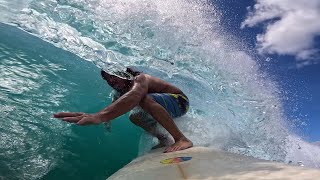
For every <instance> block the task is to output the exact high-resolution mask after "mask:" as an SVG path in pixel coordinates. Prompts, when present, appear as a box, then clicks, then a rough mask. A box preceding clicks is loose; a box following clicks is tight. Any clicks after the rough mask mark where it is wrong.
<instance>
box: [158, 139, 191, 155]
mask: <svg viewBox="0 0 320 180" xmlns="http://www.w3.org/2000/svg"><path fill="white" fill-rule="evenodd" d="M192 146H193V143H192V142H191V141H190V140H189V139H187V138H181V139H180V140H179V141H177V142H175V143H174V144H172V145H171V146H170V147H168V148H167V149H166V150H165V151H164V153H168V152H174V151H181V150H183V149H188V148H191V147H192Z"/></svg>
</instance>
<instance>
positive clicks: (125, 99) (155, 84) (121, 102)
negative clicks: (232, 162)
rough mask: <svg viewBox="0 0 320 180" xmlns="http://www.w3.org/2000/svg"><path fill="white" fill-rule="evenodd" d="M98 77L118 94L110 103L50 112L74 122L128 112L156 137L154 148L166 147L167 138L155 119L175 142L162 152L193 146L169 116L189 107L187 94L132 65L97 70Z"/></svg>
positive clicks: (85, 122)
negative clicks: (99, 107)
mask: <svg viewBox="0 0 320 180" xmlns="http://www.w3.org/2000/svg"><path fill="white" fill-rule="evenodd" d="M101 76H102V78H103V79H104V80H106V81H107V83H108V84H109V85H110V86H111V87H112V88H113V89H115V90H116V91H117V92H118V97H117V98H116V99H115V101H113V102H112V104H111V105H110V106H108V107H106V108H105V109H103V110H102V111H100V112H98V113H96V114H87V113H82V112H60V113H57V114H54V117H55V118H59V119H62V120H63V121H67V122H70V123H76V124H78V125H90V124H100V123H102V122H109V121H111V120H113V119H115V118H116V117H118V116H120V115H123V114H125V113H127V112H129V111H130V115H129V118H130V120H131V121H132V122H133V123H134V124H135V125H137V126H140V127H141V128H143V129H144V130H146V131H147V132H149V133H150V134H151V135H153V136H155V137H157V138H158V139H159V144H158V145H157V146H155V147H154V148H159V147H164V146H166V145H167V142H168V140H169V137H167V136H166V135H164V134H163V133H161V132H160V131H159V130H158V129H157V127H156V125H157V122H158V123H159V124H161V125H162V126H163V127H164V128H165V129H166V130H167V131H168V132H169V133H170V134H171V135H172V137H173V139H174V141H175V143H174V144H172V145H171V146H169V147H167V148H166V149H165V151H164V152H174V151H179V150H183V149H187V148H190V147H192V146H193V144H192V142H191V141H190V140H189V139H187V138H186V137H185V136H184V135H183V133H182V132H181V131H180V130H179V128H178V127H177V126H176V124H175V123H174V121H173V118H176V117H180V116H182V115H184V114H186V112H187V111H188V109H189V100H188V97H187V96H186V95H185V94H184V93H183V92H182V91H181V90H180V89H179V88H177V87H175V86H174V85H172V84H170V83H168V82H166V81H163V80H161V79H159V78H157V77H153V76H151V75H148V74H145V73H142V72H139V71H135V70H133V69H132V68H127V70H126V72H119V71H118V72H114V73H113V74H109V73H107V72H106V71H103V70H101Z"/></svg>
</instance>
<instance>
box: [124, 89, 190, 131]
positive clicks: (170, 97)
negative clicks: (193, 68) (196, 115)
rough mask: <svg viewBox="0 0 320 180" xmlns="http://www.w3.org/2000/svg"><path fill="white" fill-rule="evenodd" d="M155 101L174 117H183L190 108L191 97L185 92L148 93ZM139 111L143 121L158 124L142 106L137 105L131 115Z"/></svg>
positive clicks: (150, 124) (146, 123) (148, 124)
mask: <svg viewBox="0 0 320 180" xmlns="http://www.w3.org/2000/svg"><path fill="white" fill-rule="evenodd" d="M148 95H149V96H151V97H152V98H153V100H154V101H156V102H157V103H159V104H160V105H161V106H162V107H163V108H164V109H165V110H166V111H167V112H168V113H169V115H170V116H171V117H172V118H177V117H181V116H183V115H184V114H186V113H187V112H188V110H189V99H188V97H186V96H185V95H183V94H171V93H150V94H148ZM136 113H139V114H140V116H142V118H141V121H143V122H142V123H144V124H145V125H147V126H153V125H156V124H157V121H156V120H155V119H154V118H153V117H152V116H151V115H150V114H149V113H147V112H145V111H144V110H143V109H142V108H141V107H140V106H137V107H135V108H134V109H133V110H131V111H130V115H133V114H136Z"/></svg>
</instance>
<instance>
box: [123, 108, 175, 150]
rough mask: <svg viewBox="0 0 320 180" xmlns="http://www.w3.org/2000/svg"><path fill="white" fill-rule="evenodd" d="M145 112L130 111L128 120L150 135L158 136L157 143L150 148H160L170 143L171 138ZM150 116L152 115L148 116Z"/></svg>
mask: <svg viewBox="0 0 320 180" xmlns="http://www.w3.org/2000/svg"><path fill="white" fill-rule="evenodd" d="M145 113H146V112H141V111H140V112H135V113H131V114H130V116H129V119H130V121H131V122H132V123H133V124H135V125H136V126H139V127H141V128H142V129H144V130H145V131H147V132H148V133H150V134H151V135H152V136H154V137H156V138H158V140H159V144H158V145H156V146H154V147H153V148H152V149H156V148H161V147H165V146H168V145H170V144H172V143H173V142H172V140H171V139H170V138H169V137H168V136H167V135H166V134H164V133H162V132H161V131H160V130H159V128H157V122H156V121H155V120H154V119H147V118H148V117H146V116H148V115H146V114H145ZM150 118H152V117H150Z"/></svg>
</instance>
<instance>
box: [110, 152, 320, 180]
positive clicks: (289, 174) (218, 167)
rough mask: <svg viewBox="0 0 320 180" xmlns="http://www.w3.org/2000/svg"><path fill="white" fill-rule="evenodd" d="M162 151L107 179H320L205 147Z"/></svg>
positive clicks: (317, 174) (308, 171)
mask: <svg viewBox="0 0 320 180" xmlns="http://www.w3.org/2000/svg"><path fill="white" fill-rule="evenodd" d="M162 152H163V149H157V150H154V151H151V152H150V153H148V154H146V155H144V156H141V157H138V158H137V159H135V160H133V161H132V162H131V163H129V164H128V165H126V166H125V167H124V168H122V169H120V170H119V171H118V172H116V173H115V174H113V175H112V176H111V177H109V178H108V180H129V179H130V180H156V179H159V180H172V179H214V180H222V179H224V180H225V179H237V180H244V179H251V180H257V179H258V180H259V179H270V180H271V179H272V180H274V179H279V180H280V179H281V180H283V179H292V180H296V179H299V180H302V179H310V180H313V179H314V180H318V179H320V170H318V169H309V168H304V167H297V166H289V165H286V164H282V163H276V162H271V161H265V160H260V159H256V158H252V157H247V156H242V155H237V154H233V153H228V152H224V151H218V150H213V149H210V148H205V147H193V148H190V149H186V150H183V151H178V152H173V153H162Z"/></svg>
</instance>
